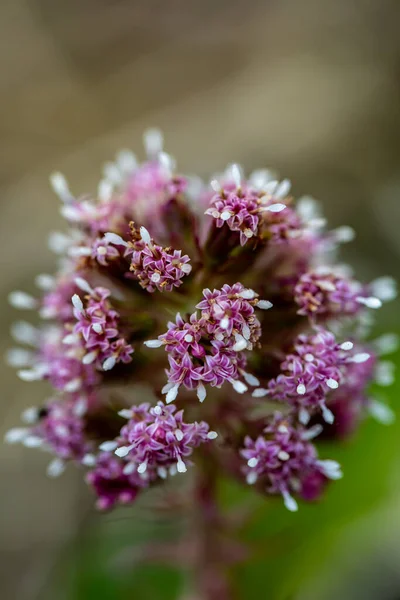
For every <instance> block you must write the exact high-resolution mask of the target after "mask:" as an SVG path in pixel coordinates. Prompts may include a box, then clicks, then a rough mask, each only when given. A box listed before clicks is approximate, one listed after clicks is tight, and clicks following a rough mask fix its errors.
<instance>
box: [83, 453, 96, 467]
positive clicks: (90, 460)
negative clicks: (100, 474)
mask: <svg viewBox="0 0 400 600" xmlns="http://www.w3.org/2000/svg"><path fill="white" fill-rule="evenodd" d="M82 464H83V465H85V467H94V466H95V464H96V457H95V455H94V454H85V456H84V457H83V458H82Z"/></svg>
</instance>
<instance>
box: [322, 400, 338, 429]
mask: <svg viewBox="0 0 400 600" xmlns="http://www.w3.org/2000/svg"><path fill="white" fill-rule="evenodd" d="M321 411H322V418H323V419H324V421H325V423H328V425H332V423H333V422H334V420H335V416H334V414H333V412H332V411H331V410H329V408H327V407H326V406H325V404H322V405H321Z"/></svg>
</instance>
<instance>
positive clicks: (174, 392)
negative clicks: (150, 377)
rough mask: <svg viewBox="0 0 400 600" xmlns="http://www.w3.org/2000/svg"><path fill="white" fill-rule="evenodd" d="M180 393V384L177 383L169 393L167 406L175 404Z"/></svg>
mask: <svg viewBox="0 0 400 600" xmlns="http://www.w3.org/2000/svg"><path fill="white" fill-rule="evenodd" d="M178 391H179V383H176V384H175V385H174V386H173V387H172V388H171V389H170V390H169V391H168V393H167V395H166V397H165V402H166V403H167V404H170V403H171V402H173V401H174V400H175V399H176V397H177V395H178Z"/></svg>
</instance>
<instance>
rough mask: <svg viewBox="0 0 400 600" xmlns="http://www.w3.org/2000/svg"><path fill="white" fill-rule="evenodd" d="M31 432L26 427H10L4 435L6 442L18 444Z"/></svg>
mask: <svg viewBox="0 0 400 600" xmlns="http://www.w3.org/2000/svg"><path fill="white" fill-rule="evenodd" d="M28 434H29V429H25V428H24V427H14V428H13V429H9V430H8V431H7V433H6V434H5V436H4V441H5V442H6V444H18V443H19V442H22V440H24V439H25V438H26V436H27V435H28Z"/></svg>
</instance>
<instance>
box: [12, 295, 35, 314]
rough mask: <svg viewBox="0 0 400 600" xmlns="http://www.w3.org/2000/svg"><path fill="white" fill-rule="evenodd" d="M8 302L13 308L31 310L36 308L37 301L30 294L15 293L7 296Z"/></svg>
mask: <svg viewBox="0 0 400 600" xmlns="http://www.w3.org/2000/svg"><path fill="white" fill-rule="evenodd" d="M8 301H9V303H10V304H11V306H13V307H14V308H19V309H21V310H33V309H34V308H36V307H37V300H36V298H34V297H33V296H31V295H30V294H26V293H25V292H20V291H15V292H11V293H10V294H9V295H8Z"/></svg>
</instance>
